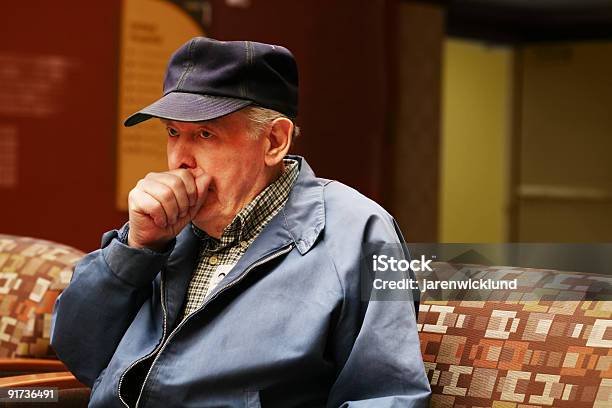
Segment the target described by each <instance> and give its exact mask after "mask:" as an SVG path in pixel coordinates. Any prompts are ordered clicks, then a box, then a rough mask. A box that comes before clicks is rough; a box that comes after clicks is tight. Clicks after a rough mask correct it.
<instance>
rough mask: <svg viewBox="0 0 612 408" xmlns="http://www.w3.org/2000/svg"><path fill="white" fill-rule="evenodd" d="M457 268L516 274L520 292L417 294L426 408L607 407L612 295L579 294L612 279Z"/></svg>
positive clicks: (610, 399)
mask: <svg viewBox="0 0 612 408" xmlns="http://www.w3.org/2000/svg"><path fill="white" fill-rule="evenodd" d="M454 266H455V268H457V270H461V269H462V268H463V269H464V272H465V269H468V270H469V269H470V268H471V269H472V270H478V271H482V272H483V273H482V274H479V276H486V275H487V274H489V275H490V274H492V275H495V276H496V277H497V278H502V277H505V278H506V279H507V278H508V277H516V278H517V280H518V288H517V289H516V290H513V291H506V292H505V293H496V292H495V291H491V292H490V298H488V299H482V300H479V301H473V300H461V299H454V300H453V299H450V300H443V301H440V300H436V298H435V296H432V295H430V294H428V292H427V291H426V292H424V293H423V294H422V302H421V306H420V312H419V322H418V323H419V324H418V330H419V336H420V340H421V351H422V354H423V359H424V362H425V367H426V370H427V374H428V378H429V380H430V384H431V387H432V393H433V395H432V406H433V407H453V406H454V407H466V408H467V407H497V408H510V407H513V408H519V407H550V406H555V407H570V408H577V407H612V319H611V317H612V301H608V300H606V299H605V298H604V299H599V300H588V299H581V300H576V299H579V298H580V296H579V293H580V292H581V291H582V292H583V293H584V291H585V289H586V288H594V287H598V286H599V287H601V285H600V284H601V283H605V284H606V285H609V284H610V283H611V282H612V279H611V278H610V277H607V276H603V275H591V274H580V273H568V272H558V271H551V270H538V269H526V268H516V267H507V268H506V267H487V266H478V265H454ZM468 272H469V271H468ZM608 287H609V286H608ZM482 293H483V292H479V294H482ZM438 299H440V298H438ZM491 299H493V300H491ZM565 299H569V300H565Z"/></svg>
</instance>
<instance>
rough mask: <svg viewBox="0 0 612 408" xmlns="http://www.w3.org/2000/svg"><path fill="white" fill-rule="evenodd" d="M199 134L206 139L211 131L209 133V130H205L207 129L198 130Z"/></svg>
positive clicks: (210, 134) (210, 135)
mask: <svg viewBox="0 0 612 408" xmlns="http://www.w3.org/2000/svg"><path fill="white" fill-rule="evenodd" d="M199 136H200V137H201V138H202V139H208V138H209V137H212V133H210V132H209V131H207V130H200V133H199Z"/></svg>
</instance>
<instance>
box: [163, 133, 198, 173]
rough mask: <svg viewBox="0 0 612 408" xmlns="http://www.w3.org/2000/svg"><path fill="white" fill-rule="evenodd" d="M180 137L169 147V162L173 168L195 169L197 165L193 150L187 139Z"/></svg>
mask: <svg viewBox="0 0 612 408" xmlns="http://www.w3.org/2000/svg"><path fill="white" fill-rule="evenodd" d="M180 139H187V138H180V137H179V140H177V141H176V142H175V143H174V145H173V146H172V147H169V148H168V162H169V163H168V164H169V166H170V168H172V169H194V168H196V167H197V163H196V160H195V157H194V155H193V150H192V148H191V146H190V145H189V142H188V141H187V140H180Z"/></svg>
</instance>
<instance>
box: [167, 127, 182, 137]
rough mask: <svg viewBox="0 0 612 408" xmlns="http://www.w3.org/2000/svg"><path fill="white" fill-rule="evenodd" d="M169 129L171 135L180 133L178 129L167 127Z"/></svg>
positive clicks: (175, 135)
mask: <svg viewBox="0 0 612 408" xmlns="http://www.w3.org/2000/svg"><path fill="white" fill-rule="evenodd" d="M167 130H168V136H170V137H177V136H178V135H179V132H178V130H176V129H174V128H167Z"/></svg>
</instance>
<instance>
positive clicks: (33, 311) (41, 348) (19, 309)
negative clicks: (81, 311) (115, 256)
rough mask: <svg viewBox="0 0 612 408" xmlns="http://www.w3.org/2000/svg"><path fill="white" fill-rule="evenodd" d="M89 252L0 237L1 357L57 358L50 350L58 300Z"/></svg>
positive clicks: (24, 238)
mask: <svg viewBox="0 0 612 408" xmlns="http://www.w3.org/2000/svg"><path fill="white" fill-rule="evenodd" d="M83 255H84V253H83V252H81V251H79V250H77V249H74V248H71V247H68V246H66V245H61V244H57V243H54V242H50V241H45V240H41V239H35V238H26V237H17V236H12V235H2V234H0V358H8V357H23V358H54V357H55V354H54V352H53V350H52V349H51V347H49V335H50V329H51V314H52V312H53V305H54V303H55V299H56V298H57V296H58V295H59V294H60V292H61V291H62V290H63V289H64V288H66V286H68V283H69V282H70V277H71V276H72V271H73V268H74V264H75V263H76V261H77V260H79V259H80V258H81V257H82V256H83Z"/></svg>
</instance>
